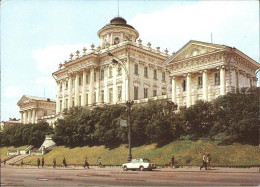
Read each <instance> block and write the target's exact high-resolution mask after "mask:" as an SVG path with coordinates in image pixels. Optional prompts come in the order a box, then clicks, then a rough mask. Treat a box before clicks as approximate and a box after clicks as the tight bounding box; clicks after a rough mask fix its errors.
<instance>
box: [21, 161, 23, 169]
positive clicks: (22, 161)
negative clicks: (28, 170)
mask: <svg viewBox="0 0 260 187" xmlns="http://www.w3.org/2000/svg"><path fill="white" fill-rule="evenodd" d="M22 166H23V159H22V161H21V167H22Z"/></svg>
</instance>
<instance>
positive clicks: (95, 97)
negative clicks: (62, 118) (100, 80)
mask: <svg viewBox="0 0 260 187" xmlns="http://www.w3.org/2000/svg"><path fill="white" fill-rule="evenodd" d="M96 102H97V93H96V92H94V103H95V104H96Z"/></svg>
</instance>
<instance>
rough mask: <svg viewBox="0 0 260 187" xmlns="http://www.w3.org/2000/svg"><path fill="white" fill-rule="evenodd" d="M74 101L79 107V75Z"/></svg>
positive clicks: (76, 81)
mask: <svg viewBox="0 0 260 187" xmlns="http://www.w3.org/2000/svg"><path fill="white" fill-rule="evenodd" d="M74 89H75V90H74V101H75V106H79V73H77V74H76V79H75V88H74Z"/></svg>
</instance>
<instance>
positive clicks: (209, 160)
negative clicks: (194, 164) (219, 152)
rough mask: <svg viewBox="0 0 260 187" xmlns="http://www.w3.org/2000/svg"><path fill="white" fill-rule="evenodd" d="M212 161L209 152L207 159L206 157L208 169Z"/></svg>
mask: <svg viewBox="0 0 260 187" xmlns="http://www.w3.org/2000/svg"><path fill="white" fill-rule="evenodd" d="M210 162H211V157H210V154H207V159H206V165H207V169H210Z"/></svg>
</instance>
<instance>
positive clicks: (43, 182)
mask: <svg viewBox="0 0 260 187" xmlns="http://www.w3.org/2000/svg"><path fill="white" fill-rule="evenodd" d="M242 171H243V170H242ZM259 184H260V173H259V172H250V171H247V172H241V171H236V172H225V170H223V172H222V171H214V170H210V171H205V170H202V171H200V170H199V169H197V170H196V171H192V170H189V169H186V170H185V171H184V170H183V171H180V170H178V169H163V168H162V169H156V170H154V171H122V170H121V169H120V168H90V169H85V170H84V169H81V168H79V169H75V168H56V169H53V168H39V169H38V168H35V167H23V168H21V167H2V168H1V186H176V185H183V186H192V185H193V186H202V185H203V186H241V185H242V186H258V185H259Z"/></svg>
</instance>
